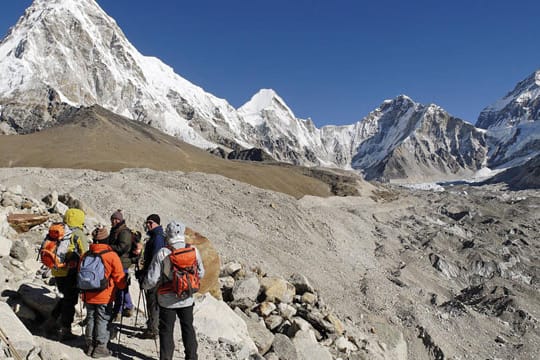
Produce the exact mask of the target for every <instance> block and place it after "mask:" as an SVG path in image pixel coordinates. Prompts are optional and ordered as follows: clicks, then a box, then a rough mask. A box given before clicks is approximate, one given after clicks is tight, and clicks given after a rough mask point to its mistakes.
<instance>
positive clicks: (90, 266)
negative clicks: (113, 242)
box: [77, 250, 112, 291]
mask: <svg viewBox="0 0 540 360" xmlns="http://www.w3.org/2000/svg"><path fill="white" fill-rule="evenodd" d="M110 251H112V250H104V251H102V252H99V253H93V252H90V251H89V252H87V253H86V254H85V255H84V257H83V259H82V262H81V266H80V267H79V272H78V274H77V287H78V288H79V289H80V290H83V291H101V290H105V289H106V288H107V286H108V285H109V279H107V278H106V277H105V265H104V264H103V258H102V257H101V256H102V255H103V254H105V253H108V252H110Z"/></svg>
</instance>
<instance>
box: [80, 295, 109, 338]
mask: <svg viewBox="0 0 540 360" xmlns="http://www.w3.org/2000/svg"><path fill="white" fill-rule="evenodd" d="M112 308H113V307H112V304H86V320H87V321H88V322H87V324H86V332H85V333H86V334H85V340H86V343H87V344H92V345H93V346H98V345H107V343H108V342H109V338H110V334H111V333H110V321H111V316H112Z"/></svg>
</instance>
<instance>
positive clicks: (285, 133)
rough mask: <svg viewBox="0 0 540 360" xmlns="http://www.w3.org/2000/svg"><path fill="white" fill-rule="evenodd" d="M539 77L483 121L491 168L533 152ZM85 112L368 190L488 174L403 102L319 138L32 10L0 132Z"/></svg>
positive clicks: (68, 16) (107, 28)
mask: <svg viewBox="0 0 540 360" xmlns="http://www.w3.org/2000/svg"><path fill="white" fill-rule="evenodd" d="M539 77H540V75H538V73H536V74H534V75H533V76H532V77H531V78H530V79H527V80H525V81H523V82H522V83H520V84H519V85H518V87H516V89H515V90H514V91H513V92H511V93H510V94H509V95H507V97H505V98H504V99H503V100H501V101H500V102H498V103H497V104H495V105H492V106H491V107H488V108H487V109H486V110H484V112H483V113H482V115H481V118H480V120H479V126H481V127H484V128H488V130H487V134H488V137H489V139H490V143H491V144H493V145H492V146H493V147H492V148H491V149H490V151H489V153H490V156H491V158H492V160H491V164H494V165H497V164H500V163H502V162H504V161H508V159H516V161H517V160H520V161H521V159H522V158H523V159H524V158H525V157H526V156H528V152H529V150H530V149H531V148H532V149H533V150H534V151H536V150H537V149H538V141H539V140H538V134H539V131H538V123H539V122H538V121H534V120H536V119H538V113H539V111H540V110H539V106H538V104H539V100H538V94H539V93H540V91H539V86H538V84H539ZM94 104H97V105H100V106H102V107H104V108H106V109H108V110H110V111H113V112H115V113H117V114H120V115H124V116H126V117H128V118H131V119H133V120H135V121H141V122H145V123H147V124H150V125H152V126H153V127H156V128H158V129H159V130H161V131H164V132H166V133H167V134H170V135H173V136H176V137H178V138H180V139H182V140H184V141H186V142H188V143H191V144H193V145H195V146H198V147H201V148H205V149H209V148H212V149H215V148H217V147H220V148H222V149H221V150H219V149H218V150H219V151H215V153H220V154H225V153H226V152H227V151H230V150H237V151H239V150H243V149H250V148H260V149H263V150H264V151H266V152H267V153H268V154H269V155H271V156H272V157H273V158H274V159H276V160H279V161H285V162H290V163H293V164H297V165H308V166H319V165H321V166H329V167H338V168H343V169H356V170H359V171H362V172H363V173H364V174H365V176H366V177H367V178H368V179H380V178H385V179H410V180H413V179H414V180H424V179H427V178H429V179H447V178H456V177H459V176H464V175H468V174H470V173H472V172H474V171H476V170H478V169H480V168H481V167H483V166H485V165H486V163H487V162H486V153H487V150H486V133H485V131H484V130H478V129H476V128H475V127H474V126H472V125H471V124H468V123H466V122H464V121H462V120H460V119H457V118H454V117H452V116H450V115H449V114H448V113H447V112H445V111H444V110H443V109H441V108H440V107H438V106H436V105H433V104H432V105H422V104H418V103H415V102H414V101H412V100H411V99H410V98H408V97H406V96H404V95H402V96H398V97H397V98H395V99H393V100H386V101H385V102H383V103H382V104H381V106H380V107H379V108H377V109H375V110H374V111H373V112H371V113H370V114H369V115H368V116H366V117H365V118H364V119H362V120H360V121H358V122H356V123H354V124H351V125H345V126H332V125H330V126H324V127H322V128H317V127H316V126H315V125H314V124H313V122H312V121H311V120H310V119H299V118H297V117H296V116H295V115H294V112H293V111H292V110H291V108H290V107H289V106H287V104H286V102H285V101H284V100H283V99H282V98H281V97H280V96H279V95H278V94H277V93H276V92H274V91H273V90H269V89H263V90H260V91H259V92H258V93H257V94H255V95H254V96H253V97H252V98H251V99H250V100H249V101H248V102H247V103H246V104H244V105H243V106H241V107H240V108H239V109H234V108H233V107H232V106H231V105H230V104H229V103H228V102H227V101H226V100H224V99H220V98H218V97H216V96H214V95H212V94H210V93H207V92H205V91H204V90H203V89H202V88H200V87H198V86H196V85H194V84H192V83H191V82H189V81H188V80H186V79H184V78H183V77H181V76H180V75H178V74H176V73H175V72H174V71H173V69H172V68H171V67H169V66H167V65H166V64H164V63H163V62H161V61H160V60H159V59H157V58H154V57H147V56H144V55H142V54H141V53H140V52H139V51H138V50H137V49H136V48H135V47H134V46H133V45H132V44H131V43H130V42H129V41H128V39H127V38H126V37H125V36H124V34H123V32H122V30H121V29H120V28H119V27H118V25H117V24H116V22H115V21H114V20H113V19H112V18H111V17H109V16H108V15H107V14H106V13H105V12H104V11H103V10H102V9H101V8H100V7H99V5H98V4H97V3H96V1H95V0H34V2H33V3H32V5H31V6H30V7H29V8H28V9H27V10H26V11H25V13H24V15H23V16H22V17H21V18H20V19H19V21H18V22H17V24H16V25H15V26H14V27H13V28H12V29H10V31H9V33H8V35H7V36H6V37H5V38H4V39H3V40H2V41H1V42H0V133H1V132H7V131H9V130H6V129H7V128H9V129H11V131H15V132H18V133H27V132H31V131H36V130H40V129H43V128H45V127H48V126H52V125H54V124H55V122H56V121H57V119H58V118H65V117H62V116H61V114H62V113H65V112H66V110H69V108H71V107H80V106H91V105H94ZM530 129H532V130H531V131H527V130H530ZM531 133H532V134H533V135H531ZM528 140H531V141H528ZM535 149H536V150H535Z"/></svg>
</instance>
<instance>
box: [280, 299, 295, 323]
mask: <svg viewBox="0 0 540 360" xmlns="http://www.w3.org/2000/svg"><path fill="white" fill-rule="evenodd" d="M278 310H279V314H280V315H281V316H283V318H285V319H289V320H291V319H292V317H293V316H294V315H296V308H295V307H294V306H291V305H289V304H284V303H281V304H279V305H278Z"/></svg>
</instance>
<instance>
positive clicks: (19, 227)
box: [7, 214, 49, 233]
mask: <svg viewBox="0 0 540 360" xmlns="http://www.w3.org/2000/svg"><path fill="white" fill-rule="evenodd" d="M47 220H49V216H48V215H36V214H9V215H8V217H7V221H8V223H9V224H10V225H11V227H12V228H13V229H15V230H16V231H17V232H19V233H22V232H27V231H28V230H30V229H31V228H32V227H34V226H36V225H39V224H43V223H44V222H46V221H47Z"/></svg>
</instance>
